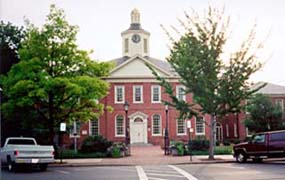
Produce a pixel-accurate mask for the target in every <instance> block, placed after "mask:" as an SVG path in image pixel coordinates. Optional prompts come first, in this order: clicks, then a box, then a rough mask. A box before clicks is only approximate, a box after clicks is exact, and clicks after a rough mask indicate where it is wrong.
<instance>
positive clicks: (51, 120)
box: [1, 5, 112, 143]
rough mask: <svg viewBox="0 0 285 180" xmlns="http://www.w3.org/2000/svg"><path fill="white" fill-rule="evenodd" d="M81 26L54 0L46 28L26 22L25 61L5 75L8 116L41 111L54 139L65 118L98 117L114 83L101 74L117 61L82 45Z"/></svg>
mask: <svg viewBox="0 0 285 180" xmlns="http://www.w3.org/2000/svg"><path fill="white" fill-rule="evenodd" d="M77 31H78V27H77V26H72V25H69V23H68V22H67V21H66V19H65V15H64V12H63V10H61V9H57V8H55V6H54V5H52V6H51V8H50V14H49V15H48V16H47V19H46V23H45V24H44V25H43V27H42V28H37V27H35V26H34V25H32V24H29V23H28V24H27V34H26V38H25V40H24V41H23V42H22V44H21V48H20V50H19V55H20V62H19V63H18V64H16V65H14V66H13V67H12V69H11V70H10V71H9V72H8V74H7V76H6V77H3V78H1V85H3V92H4V96H5V97H6V98H7V99H8V101H7V102H5V103H4V104H3V113H4V115H5V117H7V118H9V117H13V115H14V112H15V111H17V110H20V109H23V108H27V109H28V111H26V112H25V113H26V114H27V115H29V114H36V115H37V117H38V119H40V120H41V124H42V125H44V126H45V127H46V128H48V130H49V134H50V135H49V138H50V143H52V139H53V136H54V127H58V126H59V124H60V123H61V122H67V123H69V122H71V121H73V120H74V119H76V120H79V121H82V122H84V121H87V120H89V119H94V118H96V117H98V116H99V115H100V114H101V113H102V112H103V109H104V105H103V104H101V103H100V102H99V100H100V99H101V98H103V97H104V96H106V95H107V92H108V88H109V85H108V83H107V82H106V81H103V80H102V79H101V78H102V77H105V76H107V75H108V73H109V71H110V70H111V68H112V64H109V63H105V62H98V61H93V60H91V59H90V57H89V53H88V52H86V51H83V50H79V49H78V47H77V45H76V34H77ZM33 118H34V117H31V119H33Z"/></svg>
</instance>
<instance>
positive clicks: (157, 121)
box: [152, 114, 161, 136]
mask: <svg viewBox="0 0 285 180" xmlns="http://www.w3.org/2000/svg"><path fill="white" fill-rule="evenodd" d="M152 135H154V136H158V135H161V117H160V115H158V114H155V115H153V116H152Z"/></svg>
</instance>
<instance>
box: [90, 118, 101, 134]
mask: <svg viewBox="0 0 285 180" xmlns="http://www.w3.org/2000/svg"><path fill="white" fill-rule="evenodd" d="M91 121H94V120H89V133H88V134H89V136H93V133H92V123H91ZM97 121H98V135H100V119H97Z"/></svg>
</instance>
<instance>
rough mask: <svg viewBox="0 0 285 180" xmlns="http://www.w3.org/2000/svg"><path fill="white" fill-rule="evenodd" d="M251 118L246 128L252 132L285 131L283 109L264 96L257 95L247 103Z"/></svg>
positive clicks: (246, 123)
mask: <svg viewBox="0 0 285 180" xmlns="http://www.w3.org/2000/svg"><path fill="white" fill-rule="evenodd" d="M247 111H248V113H249V116H248V117H247V119H246V120H245V126H246V127H248V129H249V130H250V131H254V132H262V131H269V130H280V129H284V128H285V125H284V122H283V121H282V110H281V107H279V106H276V105H274V104H273V103H272V101H271V99H270V98H269V97H268V96H266V95H263V94H256V95H255V96H253V97H252V98H251V99H250V100H249V101H248V103H247Z"/></svg>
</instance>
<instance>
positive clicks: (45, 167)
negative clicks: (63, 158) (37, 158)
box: [40, 164, 48, 171]
mask: <svg viewBox="0 0 285 180" xmlns="http://www.w3.org/2000/svg"><path fill="white" fill-rule="evenodd" d="M47 167H48V165H47V164H40V170H41V171H46V170H47Z"/></svg>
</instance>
